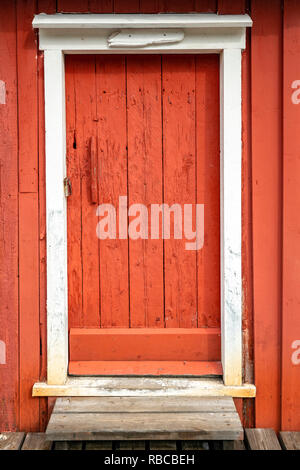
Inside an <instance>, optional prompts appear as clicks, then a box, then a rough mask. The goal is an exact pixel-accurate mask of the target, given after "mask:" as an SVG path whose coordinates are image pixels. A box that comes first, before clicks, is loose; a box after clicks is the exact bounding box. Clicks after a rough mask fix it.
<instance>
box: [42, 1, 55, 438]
mask: <svg viewBox="0 0 300 470" xmlns="http://www.w3.org/2000/svg"><path fill="white" fill-rule="evenodd" d="M38 13H47V14H51V13H56V0H39V1H38ZM38 98H39V104H38V124H39V238H40V242H39V252H40V253H39V255H40V265H39V270H40V273H39V289H40V291H39V292H40V344H41V367H40V381H44V380H45V379H46V377H47V307H46V298H47V277H46V271H47V267H46V175H45V107H44V103H45V96H44V53H43V52H42V51H38ZM39 402H40V431H44V430H45V428H46V425H47V422H48V400H47V398H42V399H40V400H39Z"/></svg>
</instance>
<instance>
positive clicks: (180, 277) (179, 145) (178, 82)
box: [162, 55, 197, 328]
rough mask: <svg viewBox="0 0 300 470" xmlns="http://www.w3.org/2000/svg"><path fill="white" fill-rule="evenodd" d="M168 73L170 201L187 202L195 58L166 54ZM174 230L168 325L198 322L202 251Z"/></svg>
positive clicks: (168, 261)
mask: <svg viewBox="0 0 300 470" xmlns="http://www.w3.org/2000/svg"><path fill="white" fill-rule="evenodd" d="M162 73H163V76H162V82H163V154H164V155H163V159H164V203H166V204H169V206H172V204H180V205H181V207H182V205H183V204H195V202H196V162H195V138H196V136H195V58H194V56H180V55H178V56H164V57H163V67H162ZM171 223H172V217H171ZM172 233H173V229H171V239H170V240H165V241H164V251H165V324H166V326H167V327H182V328H191V327H197V279H196V252H195V251H187V250H186V249H185V241H186V240H184V239H181V240H180V239H178V240H176V239H174V237H173V236H172Z"/></svg>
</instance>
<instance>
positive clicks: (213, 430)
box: [46, 396, 244, 441]
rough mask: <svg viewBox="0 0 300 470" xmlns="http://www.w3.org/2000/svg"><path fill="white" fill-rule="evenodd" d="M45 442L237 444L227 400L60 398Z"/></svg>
mask: <svg viewBox="0 0 300 470" xmlns="http://www.w3.org/2000/svg"><path fill="white" fill-rule="evenodd" d="M46 435H47V439H49V440H53V441H59V440H63V441H70V440H84V441H89V440H109V441H112V440H125V441H129V440H205V441H208V440H217V441H218V440H225V441H230V440H242V439H243V437H244V432H243V428H242V424H241V421H240V418H239V415H238V413H237V411H236V408H235V405H234V402H233V399H232V398H231V397H198V398H196V397H172V396H165V397H151V398H149V397H124V396H119V397H65V398H58V399H57V400H56V403H55V406H54V409H53V412H52V415H51V418H50V421H49V424H48V426H47V430H46Z"/></svg>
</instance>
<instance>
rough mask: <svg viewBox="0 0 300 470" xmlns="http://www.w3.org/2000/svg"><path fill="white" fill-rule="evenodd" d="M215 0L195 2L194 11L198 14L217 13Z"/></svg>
mask: <svg viewBox="0 0 300 470" xmlns="http://www.w3.org/2000/svg"><path fill="white" fill-rule="evenodd" d="M217 4H218V1H217V0H195V11H197V12H199V13H217V10H218V6H217Z"/></svg>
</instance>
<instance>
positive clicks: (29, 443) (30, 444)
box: [22, 432, 52, 450]
mask: <svg viewBox="0 0 300 470" xmlns="http://www.w3.org/2000/svg"><path fill="white" fill-rule="evenodd" d="M51 449H52V441H48V440H46V434H45V433H43V432H33V433H32V432H29V433H28V434H27V435H26V438H25V441H24V444H23V445H22V450H51Z"/></svg>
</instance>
